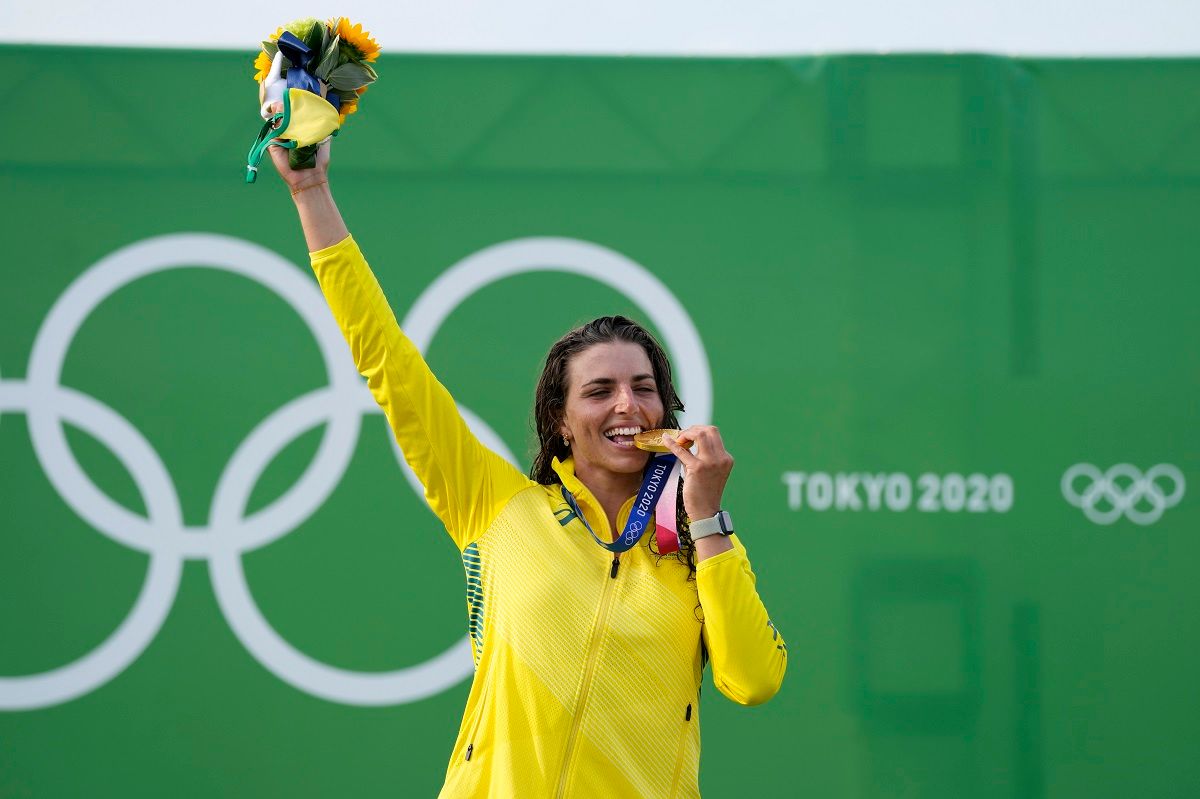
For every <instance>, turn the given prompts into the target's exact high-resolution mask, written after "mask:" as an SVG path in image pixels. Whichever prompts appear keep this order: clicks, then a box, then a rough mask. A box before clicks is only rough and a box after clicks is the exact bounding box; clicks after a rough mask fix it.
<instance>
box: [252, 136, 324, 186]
mask: <svg viewBox="0 0 1200 799" xmlns="http://www.w3.org/2000/svg"><path fill="white" fill-rule="evenodd" d="M329 144H330V142H328V141H326V142H325V143H323V144H322V145H321V146H320V147H318V148H317V165H316V166H315V167H313V168H312V169H292V167H291V166H290V165H289V164H288V153H289V152H290V151H289V150H288V149H287V148H285V147H274V146H272V147H268V148H267V152H269V153H270V154H271V161H272V162H273V163H274V164H275V169H276V171H278V172H279V177H281V178H283V182H284V183H286V184H287V187H288V190H289V191H291V193H292V194H293V195H296V194H299V193H300V192H301V191H303V190H305V189H307V188H312V187H314V186H319V185H320V184H322V183H328V182H329Z"/></svg>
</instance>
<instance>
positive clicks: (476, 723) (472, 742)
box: [463, 683, 488, 763]
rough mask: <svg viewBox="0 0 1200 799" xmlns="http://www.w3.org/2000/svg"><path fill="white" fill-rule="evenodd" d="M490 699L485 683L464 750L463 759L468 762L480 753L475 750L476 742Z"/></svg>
mask: <svg viewBox="0 0 1200 799" xmlns="http://www.w3.org/2000/svg"><path fill="white" fill-rule="evenodd" d="M487 700H488V685H487V683H484V685H483V690H482V692H481V693H480V695H479V707H478V709H477V710H476V711H475V718H474V719H472V720H471V726H470V729H469V731H468V732H467V737H466V744H467V748H466V749H465V750H464V752H463V760H464V761H465V762H467V763H470V762H471V758H473V757H476V756H477V755H478V753H477V752H476V751H475V749H476V744H477V743H478V740H479V730H480V729H481V728H482V726H483V717H484V715H485V714H486V713H487Z"/></svg>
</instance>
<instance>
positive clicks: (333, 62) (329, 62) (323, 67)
mask: <svg viewBox="0 0 1200 799" xmlns="http://www.w3.org/2000/svg"><path fill="white" fill-rule="evenodd" d="M339 42H341V37H340V36H334V37H333V41H332V42H331V43H330V44H328V45H326V47H325V51H324V53H323V54H322V55H321V60H320V62H319V63H318V64H317V77H318V78H320V79H321V80H323V81H325V82H326V83H328V82H329V73H331V72H333V70H334V69H336V68H337V61H338V43H339Z"/></svg>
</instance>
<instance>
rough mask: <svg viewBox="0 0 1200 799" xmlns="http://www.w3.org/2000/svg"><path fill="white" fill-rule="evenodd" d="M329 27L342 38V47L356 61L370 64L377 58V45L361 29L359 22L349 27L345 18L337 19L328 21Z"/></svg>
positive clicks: (367, 33) (348, 22)
mask: <svg viewBox="0 0 1200 799" xmlns="http://www.w3.org/2000/svg"><path fill="white" fill-rule="evenodd" d="M335 24H336V25H337V27H336V28H335V27H334V25H335ZM329 27H330V29H331V30H332V32H333V33H335V34H337V35H338V36H340V37H341V38H342V45H343V46H344V47H346V48H347V49H348V50H349V51H350V54H351V55H353V56H354V57H355V58H357V59H358V60H360V61H366V62H367V63H371V62H372V61H374V60H375V59H376V58H378V57H379V44H378V43H377V42H376V41H375V40H374V39H372V38H371V34H370V33H369V32H367V31H364V30H363V29H362V23H361V22H360V23H358V24H357V25H351V24H350V20H348V19H346V18H345V17H337V18H336V19H331V20H329Z"/></svg>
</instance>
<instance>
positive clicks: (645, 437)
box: [633, 428, 679, 452]
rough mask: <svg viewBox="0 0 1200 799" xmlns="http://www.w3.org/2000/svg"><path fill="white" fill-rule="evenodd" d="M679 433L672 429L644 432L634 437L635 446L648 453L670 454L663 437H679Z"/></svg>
mask: <svg viewBox="0 0 1200 799" xmlns="http://www.w3.org/2000/svg"><path fill="white" fill-rule="evenodd" d="M678 435H679V431H678V430H674V429H670V428H660V429H658V430H644V431H642V432H641V433H638V434H637V435H635V436H634V437H633V445H634V446H635V447H637V448H638V449H644V450H645V451H646V452H670V451H671V450H669V449H667V445H666V444H664V443H663V436H678Z"/></svg>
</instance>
